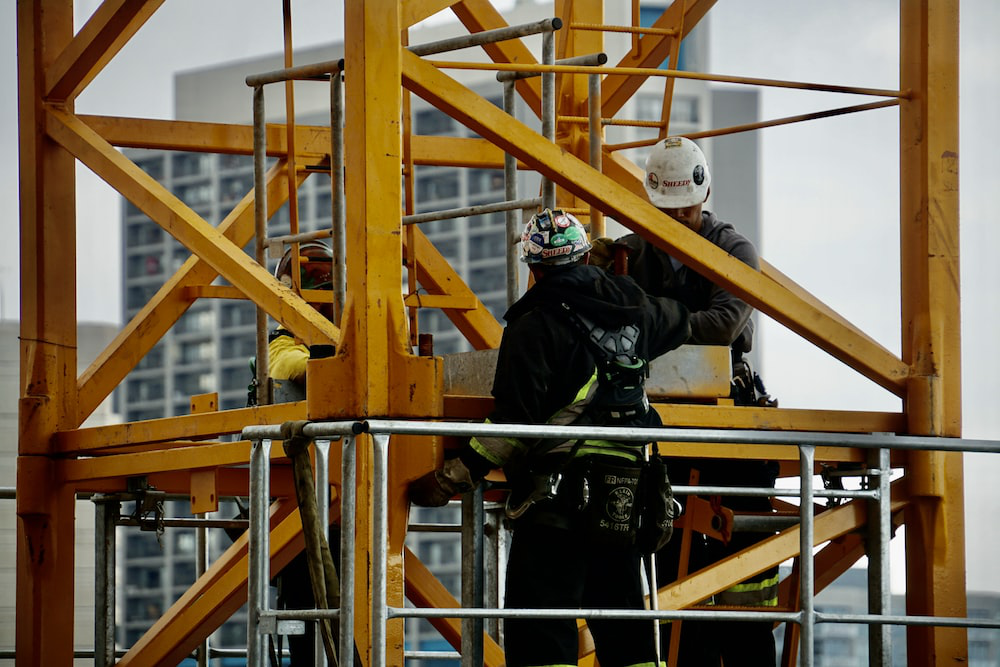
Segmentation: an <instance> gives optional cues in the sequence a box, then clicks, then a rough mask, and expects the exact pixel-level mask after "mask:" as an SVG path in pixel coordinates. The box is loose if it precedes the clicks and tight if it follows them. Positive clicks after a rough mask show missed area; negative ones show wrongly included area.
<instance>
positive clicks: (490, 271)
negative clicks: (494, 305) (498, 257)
mask: <svg viewBox="0 0 1000 667" xmlns="http://www.w3.org/2000/svg"><path fill="white" fill-rule="evenodd" d="M506 287H507V267H506V265H497V266H485V267H483V268H479V269H472V270H471V271H469V288H470V289H471V290H472V291H473V292H476V293H477V294H479V293H481V292H493V291H496V290H503V289H506Z"/></svg>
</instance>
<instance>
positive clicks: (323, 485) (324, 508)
mask: <svg viewBox="0 0 1000 667" xmlns="http://www.w3.org/2000/svg"><path fill="white" fill-rule="evenodd" d="M313 452H314V454H315V457H316V470H315V472H314V473H313V475H314V477H315V479H316V484H315V486H316V510H317V514H318V515H319V525H320V527H321V529H322V530H323V534H324V535H326V536H329V535H330V441H329V440H315V441H314V442H313ZM313 642H314V646H313V655H314V656H316V667H327V659H326V647H325V646H323V637H322V634H321V633H319V632H317V633H315V635H314V636H313Z"/></svg>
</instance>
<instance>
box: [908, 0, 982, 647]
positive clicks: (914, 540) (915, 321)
mask: <svg viewBox="0 0 1000 667" xmlns="http://www.w3.org/2000/svg"><path fill="white" fill-rule="evenodd" d="M958 14H959V3H958V0H939V1H937V2H917V1H914V0H908V1H906V2H902V3H900V85H901V87H904V88H910V89H912V90H914V91H915V92H916V93H917V94H915V95H914V96H912V97H911V98H910V99H909V100H907V101H904V102H903V103H902V104H900V242H901V249H900V265H901V266H900V268H901V274H902V275H901V278H902V279H901V285H902V326H903V332H902V333H903V335H902V339H903V359H904V360H905V361H907V362H908V363H910V364H911V365H912V367H913V375H912V378H911V380H910V383H909V385H908V387H907V389H908V392H907V397H906V398H907V400H906V411H907V420H908V424H907V425H908V427H909V429H910V431H911V432H913V433H919V434H926V435H943V436H958V435H961V432H962V424H961V419H962V410H961V389H962V388H961V365H960V362H961V359H960V348H961V345H960V319H961V312H960V308H959V300H960V295H959V273H960V271H959V261H958V256H959V224H958V221H959V200H958V146H959V133H958V92H959V91H958V85H959V83H958V55H957V54H958V39H959V29H958V21H959V17H958ZM908 474H909V475H910V476H911V478H912V481H911V484H912V490H913V494H914V502H913V503H912V505H911V506H910V507H909V508H907V521H906V546H907V549H906V555H907V559H906V588H907V594H906V611H907V613H910V614H929V615H938V616H958V617H962V616H965V614H966V596H965V580H964V576H963V574H964V572H965V548H964V547H965V527H964V521H963V516H964V513H965V508H964V494H963V481H962V480H963V466H962V455H961V454H959V453H944V452H913V453H912V454H911V456H910V465H909V473H908ZM907 656H908V657H909V656H912V657H910V664H913V665H918V666H923V665H928V666H929V665H952V664H956V663H962V662H967V661H968V657H969V656H968V641H967V632H966V630H965V629H964V628H941V627H911V628H908V629H907Z"/></svg>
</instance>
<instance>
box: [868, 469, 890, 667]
mask: <svg viewBox="0 0 1000 667" xmlns="http://www.w3.org/2000/svg"><path fill="white" fill-rule="evenodd" d="M868 467H869V469H870V470H869V473H868V475H869V479H871V478H872V477H874V478H875V483H874V484H872V485H871V486H873V487H876V488H877V489H878V499H877V500H876V501H875V502H871V501H869V502H868V503H867V506H868V524H867V535H866V537H867V540H866V544H867V545H868V546H867V549H866V550H867V555H868V613H869V614H877V615H879V616H885V615H888V614H890V613H891V609H890V606H891V600H892V595H891V590H890V577H889V540H891V539H892V524H891V522H892V516H891V512H890V508H891V505H892V498H891V490H890V488H889V485H890V482H891V479H890V467H889V450H888V449H875V450H871V451H869V452H868ZM890 629H891V628H890V626H888V625H883V624H881V623H873V624H872V625H870V626H868V664H869V665H871V666H872V667H875V666H879V667H889V666H890V665H891V664H892V634H891V632H890Z"/></svg>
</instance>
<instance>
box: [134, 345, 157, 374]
mask: <svg viewBox="0 0 1000 667" xmlns="http://www.w3.org/2000/svg"><path fill="white" fill-rule="evenodd" d="M162 367H163V347H161V346H159V345H157V346H156V347H154V348H153V349H152V350H150V351H149V352H147V353H146V356H144V357H143V358H142V360H141V361H140V362H139V364H138V365H137V366H136V369H138V370H142V369H147V368H162Z"/></svg>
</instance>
